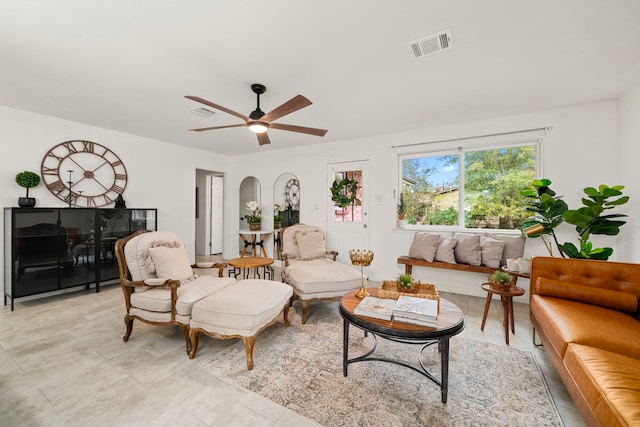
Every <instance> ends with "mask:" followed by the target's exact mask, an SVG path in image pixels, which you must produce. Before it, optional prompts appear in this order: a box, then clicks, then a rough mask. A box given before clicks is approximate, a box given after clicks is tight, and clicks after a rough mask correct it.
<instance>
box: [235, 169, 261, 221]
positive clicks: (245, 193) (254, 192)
mask: <svg viewBox="0 0 640 427" xmlns="http://www.w3.org/2000/svg"><path fill="white" fill-rule="evenodd" d="M261 196H262V191H261V189H260V181H258V178H256V177H255V176H248V177H246V178H245V179H243V180H242V182H241V183H240V197H239V202H240V206H239V209H238V212H240V222H239V228H240V230H246V229H248V228H249V224H248V223H247V219H246V218H245V215H252V214H253V212H251V211H249V210H248V209H247V203H249V202H252V201H253V202H256V203H257V204H258V206H260V207H262V210H263V213H264V212H265V209H264V208H265V207H264V206H262V197H261ZM266 212H268V210H266Z"/></svg>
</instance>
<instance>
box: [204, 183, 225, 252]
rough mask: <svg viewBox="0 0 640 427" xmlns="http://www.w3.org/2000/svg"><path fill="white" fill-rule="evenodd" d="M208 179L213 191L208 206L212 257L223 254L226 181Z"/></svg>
mask: <svg viewBox="0 0 640 427" xmlns="http://www.w3.org/2000/svg"><path fill="white" fill-rule="evenodd" d="M208 179H210V183H208V187H209V188H210V189H211V191H210V193H209V198H210V201H211V203H210V204H209V205H208V206H209V209H207V210H208V211H209V212H207V214H208V215H209V221H208V223H209V228H210V230H209V233H208V235H209V236H210V244H209V245H210V250H209V254H210V255H215V254H221V253H222V238H223V236H222V232H223V228H222V225H223V224H222V218H223V210H224V209H223V208H224V192H223V188H224V180H223V178H222V177H221V176H212V175H209V176H208Z"/></svg>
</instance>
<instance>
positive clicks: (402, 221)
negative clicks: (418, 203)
mask: <svg viewBox="0 0 640 427" xmlns="http://www.w3.org/2000/svg"><path fill="white" fill-rule="evenodd" d="M406 226H407V220H406V219H399V220H398V228H406Z"/></svg>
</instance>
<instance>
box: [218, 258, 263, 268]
mask: <svg viewBox="0 0 640 427" xmlns="http://www.w3.org/2000/svg"><path fill="white" fill-rule="evenodd" d="M227 264H229V265H230V266H232V267H237V268H257V267H266V266H268V265H271V264H273V258H268V257H263V256H247V257H242V258H233V259H230V260H229V261H227Z"/></svg>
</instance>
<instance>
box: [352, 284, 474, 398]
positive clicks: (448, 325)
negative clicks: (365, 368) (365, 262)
mask: <svg viewBox="0 0 640 427" xmlns="http://www.w3.org/2000/svg"><path fill="white" fill-rule="evenodd" d="M356 292H357V291H352V292H349V293H348V294H346V295H345V296H344V297H342V299H341V300H340V309H339V310H340V315H341V316H342V318H343V319H344V337H343V354H342V356H343V357H342V366H343V374H344V376H345V377H346V376H347V368H348V366H349V364H350V363H356V362H364V361H373V360H375V361H379V362H389V363H394V364H396V365H400V366H404V367H406V368H409V369H412V370H414V371H416V372H418V373H419V374H421V375H424V376H425V377H427V378H428V379H430V380H431V381H433V382H434V383H435V384H437V385H438V386H440V390H441V392H442V403H447V392H448V386H449V339H450V338H451V337H453V336H455V335H457V334H459V333H460V332H462V330H464V327H465V317H464V313H463V312H462V310H461V309H460V307H458V306H457V305H455V304H454V303H452V302H451V301H449V300H447V299H444V298H441V299H440V313H439V314H438V326H436V327H435V328H433V327H429V326H421V325H414V324H410V323H403V322H394V321H389V320H381V319H375V318H373V317H368V316H361V315H358V314H354V310H355V308H356V306H357V305H358V304H359V303H360V301H362V300H361V299H360V298H358V297H356V296H355V294H356ZM367 292H369V294H370V295H372V296H377V295H378V289H377V288H367ZM350 325H354V326H356V327H357V328H360V329H362V330H364V332H365V334H367V333H371V334H372V335H373V337H374V339H376V337H380V338H384V339H387V340H390V341H395V342H399V343H403V344H419V345H421V346H422V347H421V348H420V351H419V352H418V360H419V362H420V368H417V367H415V366H412V365H410V364H408V363H405V362H402V361H399V360H393V359H388V358H384V357H371V355H372V354H373V352H374V351H375V349H376V344H377V342H376V343H374V345H373V348H371V350H369V351H368V352H367V353H365V354H363V355H362V356H359V357H354V358H352V359H349V326H350ZM433 344H437V345H438V350H439V351H440V366H441V375H440V380H438V379H437V378H436V377H435V376H434V375H432V374H431V373H430V372H429V371H427V369H426V368H425V366H424V362H423V361H422V352H423V351H424V349H425V348H427V347H429V346H431V345H433Z"/></svg>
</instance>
